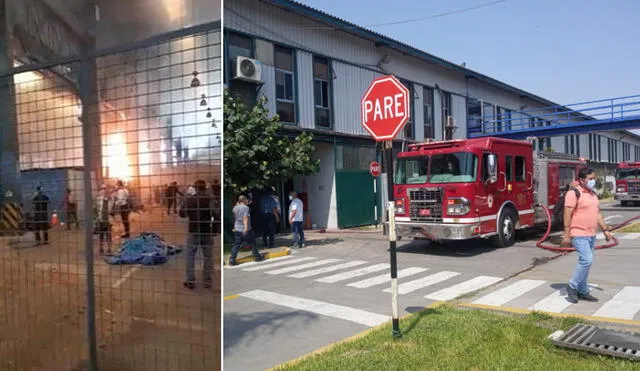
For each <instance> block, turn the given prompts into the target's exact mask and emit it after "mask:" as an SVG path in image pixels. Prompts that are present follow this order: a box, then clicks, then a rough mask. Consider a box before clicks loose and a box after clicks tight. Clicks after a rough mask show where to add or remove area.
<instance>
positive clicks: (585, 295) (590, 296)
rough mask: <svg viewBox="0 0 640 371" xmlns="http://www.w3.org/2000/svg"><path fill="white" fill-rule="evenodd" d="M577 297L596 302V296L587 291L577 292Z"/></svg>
mask: <svg viewBox="0 0 640 371" xmlns="http://www.w3.org/2000/svg"><path fill="white" fill-rule="evenodd" d="M578 299H580V300H584V301H590V302H592V303H596V302H598V298H596V297H595V296H593V295H591V294H589V293H586V294H581V293H578Z"/></svg>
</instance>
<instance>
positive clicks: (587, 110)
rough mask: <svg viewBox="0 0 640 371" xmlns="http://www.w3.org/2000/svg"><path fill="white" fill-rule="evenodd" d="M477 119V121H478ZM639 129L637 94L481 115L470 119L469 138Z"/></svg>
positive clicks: (540, 136) (520, 136)
mask: <svg viewBox="0 0 640 371" xmlns="http://www.w3.org/2000/svg"><path fill="white" fill-rule="evenodd" d="M478 119H479V120H478ZM639 128H640V95H633V96H628V97H620V98H611V99H603V100H597V101H591V102H583V103H575V104H570V105H567V106H550V107H543V108H535V109H530V110H525V111H518V112H511V113H510V114H509V113H505V112H501V113H500V114H497V113H494V114H491V115H483V116H481V117H477V118H476V119H475V120H472V119H470V120H469V126H468V129H467V130H468V135H469V138H481V137H502V138H509V139H526V138H528V137H537V138H545V137H555V136H562V135H571V134H583V133H593V132H604V131H612V130H630V129H639Z"/></svg>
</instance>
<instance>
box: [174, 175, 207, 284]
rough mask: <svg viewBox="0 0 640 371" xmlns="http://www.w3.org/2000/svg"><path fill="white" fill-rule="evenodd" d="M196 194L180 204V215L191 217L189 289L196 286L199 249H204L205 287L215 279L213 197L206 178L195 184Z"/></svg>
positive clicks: (187, 275)
mask: <svg viewBox="0 0 640 371" xmlns="http://www.w3.org/2000/svg"><path fill="white" fill-rule="evenodd" d="M194 188H195V192H196V193H195V194H194V195H192V196H189V197H187V199H186V200H185V202H184V203H183V204H182V205H181V206H180V217H181V218H189V233H188V236H187V269H186V280H185V281H184V286H185V287H187V288H188V289H192V290H193V289H194V288H195V287H196V276H195V261H196V255H197V254H198V250H200V251H202V257H203V260H204V262H203V265H202V280H203V282H204V288H211V287H212V283H213V279H212V273H213V218H214V212H213V198H212V197H210V196H209V195H207V185H206V183H205V182H204V180H198V181H196V182H195V185H194Z"/></svg>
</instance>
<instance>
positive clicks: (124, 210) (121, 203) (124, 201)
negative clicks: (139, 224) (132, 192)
mask: <svg viewBox="0 0 640 371" xmlns="http://www.w3.org/2000/svg"><path fill="white" fill-rule="evenodd" d="M116 184H117V186H118V188H117V190H116V200H115V206H116V208H117V209H118V212H119V213H120V218H122V225H123V226H124V234H123V235H122V236H120V237H121V238H129V237H130V236H131V225H130V223H129V214H130V213H131V199H130V196H129V191H128V190H127V189H126V188H125V186H124V183H123V182H122V180H118V182H117V183H116Z"/></svg>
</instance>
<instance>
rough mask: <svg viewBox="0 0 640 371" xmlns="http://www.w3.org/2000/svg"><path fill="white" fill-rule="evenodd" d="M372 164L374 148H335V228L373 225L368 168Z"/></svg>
mask: <svg viewBox="0 0 640 371" xmlns="http://www.w3.org/2000/svg"><path fill="white" fill-rule="evenodd" d="M375 160H376V148H375V147H369V146H358V145H345V144H343V145H338V146H337V147H336V203H337V205H336V206H337V207H338V228H351V227H358V226H364V225H372V224H376V223H377V215H376V207H377V206H378V202H377V200H376V193H375V191H376V186H375V181H376V179H375V178H374V177H373V176H372V175H371V174H369V164H370V163H371V161H375Z"/></svg>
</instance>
